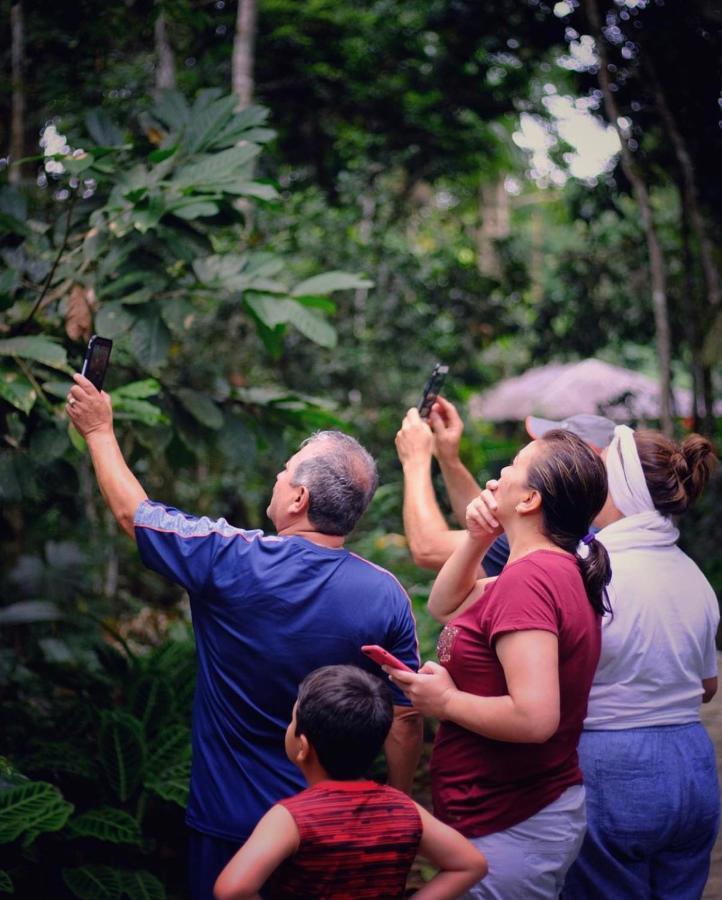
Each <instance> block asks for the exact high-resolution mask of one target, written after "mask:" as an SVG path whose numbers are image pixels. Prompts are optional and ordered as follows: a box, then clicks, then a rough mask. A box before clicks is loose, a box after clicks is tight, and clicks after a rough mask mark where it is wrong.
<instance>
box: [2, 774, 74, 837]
mask: <svg viewBox="0 0 722 900" xmlns="http://www.w3.org/2000/svg"><path fill="white" fill-rule="evenodd" d="M72 811H73V805H72V803H68V802H67V801H66V800H64V799H63V796H62V794H61V793H60V791H59V790H58V789H57V788H56V787H53V785H52V784H47V783H46V782H45V781H28V782H27V783H25V784H19V785H17V786H15V787H11V788H9V789H8V790H0V844H6V843H9V842H10V841H14V840H15V839H16V838H17V837H19V835H21V834H22V833H23V832H24V831H28V832H30V831H32V832H34V833H36V834H40V833H42V832H44V831H59V830H60V829H61V828H62V827H63V825H65V823H66V822H67V821H68V817H69V816H70V814H71V813H72Z"/></svg>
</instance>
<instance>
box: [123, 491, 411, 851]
mask: <svg viewBox="0 0 722 900" xmlns="http://www.w3.org/2000/svg"><path fill="white" fill-rule="evenodd" d="M135 536H136V541H137V543H138V548H139V550H140V556H141V559H142V560H143V562H144V564H145V565H146V566H148V567H149V568H151V569H154V570H155V571H156V572H159V573H160V574H161V575H165V576H166V577H168V578H170V579H171V580H172V581H175V582H177V583H178V584H180V585H182V586H183V587H184V588H185V589H186V590H187V591H188V594H189V595H190V602H191V615H192V619H193V628H194V631H195V638H196V651H197V657H198V675H197V681H196V692H195V698H194V701H193V737H192V744H193V763H192V768H191V783H190V797H189V801H188V809H187V811H186V822H187V823H188V825H190V826H191V827H192V828H195V829H197V830H198V831H201V832H204V833H205V834H209V835H213V836H216V837H220V838H224V839H227V840H237V841H239V842H242V841H245V840H246V838H247V837H248V836H249V834H250V833H251V831H252V830H253V829H254V827H255V826H256V824H257V822H258V820H259V819H260V818H261V816H262V815H263V814H264V813H265V812H266V811H267V810H268V809H269V808H270V807H271V806H272V805H273V804H274V803H276V802H277V801H278V800H280V799H282V798H283V797H288V796H290V795H292V794H296V793H298V791H301V790H303V789H304V788H305V787H306V782H305V780H304V778H303V776H302V775H301V773H300V771H299V770H298V769H297V768H296V767H295V766H294V765H293V764H292V763H290V762H289V761H288V759H286V754H285V751H284V735H285V731H286V727H287V726H288V723H289V722H290V720H291V711H292V709H293V704H294V702H295V699H296V695H297V693H298V685H299V683H300V682H301V681H302V680H303V678H304V677H305V676H306V675H308V673H309V672H311V671H312V670H313V669H316V668H318V667H319V666H326V665H332V664H338V663H346V664H352V665H357V666H360V667H361V668H363V669H366V670H367V671H369V672H371V673H373V674H374V675H379V676H381V677H383V678H385V677H386V676H385V675H384V673H383V672H382V671H381V669H380V668H379V667H378V666H377V665H376V664H375V663H373V662H371V660H369V659H367V657H366V656H364V655H363V653H361V650H360V647H361V645H362V644H380V645H381V646H382V647H385V648H386V649H387V650H389V651H390V652H391V653H393V654H394V655H395V656H398V657H399V659H401V660H403V662H405V663H406V664H407V665H409V666H410V667H411V668H413V669H418V666H419V656H418V644H417V640H416V629H415V625H414V618H413V614H412V611H411V603H410V601H409V597H408V595H407V594H406V592H405V591H404V589H403V588H402V587H401V585H400V584H399V582H398V581H397V580H396V579H395V578H394V576H393V575H391V574H390V573H389V572H387V571H386V570H385V569H382V568H380V567H378V566H375V565H373V564H372V563H369V562H367V561H366V560H364V559H362V558H361V557H360V556H357V555H356V554H354V553H351V552H350V551H348V550H346V549H337V550H336V549H330V548H327V547H322V546H319V545H318V544H314V543H312V542H311V541H308V540H306V539H305V538H302V537H279V536H276V535H266V534H264V533H263V532H262V531H245V530H243V529H240V528H234V527H232V526H231V525H229V524H228V522H226V520H225V519H215V520H213V519H209V518H205V517H204V518H196V517H194V516H189V515H187V514H186V513H183V512H179V511H178V510H177V509H173V508H172V507H168V506H164V505H162V504H160V503H154V502H152V501H150V500H145V501H143V502H142V503H141V504H140V506H139V507H138V510H137V512H136V514H135ZM392 690H393V691H394V703H396V704H397V705H399V706H402V705H403V706H407V705H409V701H408V700H407V699H406V697H405V696H404V695H403V694H402V693H401V692H400V691H399V690H398V689H396V688H392Z"/></svg>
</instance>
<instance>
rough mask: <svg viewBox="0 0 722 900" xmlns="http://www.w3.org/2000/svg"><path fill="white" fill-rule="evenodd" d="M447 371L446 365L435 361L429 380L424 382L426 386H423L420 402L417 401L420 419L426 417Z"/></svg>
mask: <svg viewBox="0 0 722 900" xmlns="http://www.w3.org/2000/svg"><path fill="white" fill-rule="evenodd" d="M448 371H449V367H448V366H444V365H442V364H441V363H437V364H436V365H435V366H434V368H433V370H432V372H431V376H430V377H429V380H428V381H427V382H426V387H425V388H424V393H423V396H422V398H421V403H419V415H420V416H421V418H422V419H428V418H429V413H430V412H431V407H432V406H433V405H434V402H435V401H436V398H437V397H438V396H439V393H440V392H441V386H442V385H443V383H444V379H445V378H446V375H447V373H448Z"/></svg>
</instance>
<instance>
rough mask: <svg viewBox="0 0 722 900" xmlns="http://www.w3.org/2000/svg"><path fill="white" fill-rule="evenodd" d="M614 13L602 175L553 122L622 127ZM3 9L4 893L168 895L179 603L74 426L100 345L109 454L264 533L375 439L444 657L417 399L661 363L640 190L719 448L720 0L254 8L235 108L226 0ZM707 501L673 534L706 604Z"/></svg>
mask: <svg viewBox="0 0 722 900" xmlns="http://www.w3.org/2000/svg"><path fill="white" fill-rule="evenodd" d="M243 2H244V3H248V2H250V0H243ZM101 7H102V9H101ZM595 11H596V13H598V14H599V15H600V17H601V23H602V31H601V37H600V35H599V34H598V35H597V41H598V42H599V41H603V42H604V48H605V56H606V59H607V71H608V73H609V75H610V76H611V88H609V89H608V93H611V94H613V98H612V99H613V101H614V103H615V104H616V108H617V110H618V112H619V114H620V117H619V120H617V121H616V122H613V123H611V125H612V126H615V127H616V128H617V131H618V133H619V140H620V141H624V142H626V147H627V150H628V151H629V153H630V158H631V168H630V167H629V166H627V167H622V166H620V165H619V160H618V157H617V156H614V155H612V156H610V158H609V159H608V161H607V163H606V166H604V167H602V168H601V170H600V171H598V172H597V173H596V174H595V175H593V176H589V177H586V178H580V177H574V176H573V175H572V174H571V170H572V169H573V161H574V159H575V156H576V150H575V148H574V147H573V146H572V145H570V144H569V142H568V141H567V140H566V138H565V137H564V135H565V134H567V133H566V132H564V128H563V125H562V123H561V122H560V119H559V117H558V115H556V114H555V112H554V111H555V110H558V109H559V107H560V104H561V105H562V106H563V105H564V104H566V105H567V107H568V106H569V103H571V104H572V105H573V106H574V108H575V109H577V110H584V111H586V112H587V113H588V114H589V115H591V116H594V117H596V118H597V120H598V121H599V122H600V123H601V122H603V120H604V117H605V116H606V115H607V113H608V109H609V106H608V104H607V105H605V100H608V99H609V97H608V96H606V97H605V95H604V86H603V85H602V83H601V81H600V78H599V65H598V61H599V55H598V54H597V55H596V56H595V55H594V53H593V52H592V50H593V47H594V41H593V38H592V33H593V30H594V29H593V23H594V21H595V19H594V13H595ZM3 12H4V13H7V17H6V18H7V21H8V23H9V25H11V26H12V33H10V32H8V38H9V40H8V41H7V42H6V44H7V47H8V51H7V52H6V53H0V65H2V66H3V71H4V72H5V73H7V75H8V77H7V78H5V79H3V80H2V82H1V84H2V87H1V88H0V106H2V110H3V113H4V115H3V116H0V148H1V152H2V153H3V154H4V156H3V159H2V167H3V170H2V172H1V173H0V177H1V178H2V181H1V182H0V259H1V263H0V438H1V440H0V523H1V524H2V528H3V538H2V566H1V567H0V592H1V593H0V702H1V703H2V729H0V731H1V733H2V739H1V741H0V754H2V757H1V762H2V765H1V767H0V892H3V891H5V892H8V893H10V892H12V891H14V892H15V894H16V895H17V896H50V895H53V896H68V897H80V898H86V897H88V898H90V897H92V898H98V897H102V898H105V897H107V898H121V897H130V898H135V897H143V898H148V897H150V898H161V897H166V896H167V897H182V896H184V893H183V892H184V870H183V864H182V859H183V806H184V802H185V796H186V793H187V777H188V767H189V761H190V745H189V722H190V703H191V698H192V691H193V681H194V657H193V643H192V635H191V632H190V628H189V622H188V610H187V603H186V601H185V598H184V597H183V595H182V593H181V592H180V591H178V590H176V589H175V588H173V587H172V586H171V585H169V584H168V583H166V582H163V581H162V580H161V579H159V578H157V577H155V576H152V575H151V574H149V573H146V572H145V571H144V570H143V569H142V568H141V567H140V565H139V562H138V560H137V557H136V554H135V552H134V548H133V547H132V545H131V544H130V542H128V541H127V539H126V538H125V537H124V536H122V535H119V534H118V532H117V529H116V526H115V524H114V523H113V521H112V520H111V519H110V517H109V515H108V514H107V511H106V510H105V509H104V506H103V503H102V501H101V499H100V497H99V495H98V493H97V489H96V487H95V484H94V479H93V475H92V470H91V467H90V465H89V461H88V457H87V453H86V452H85V449H84V444H83V441H82V439H81V438H80V437H79V436H78V435H77V434H76V433H75V432H74V430H73V429H72V428H70V427H69V426H68V421H67V418H66V417H65V414H64V412H63V406H64V398H65V395H66V393H67V390H68V386H69V379H70V375H71V373H72V372H73V371H75V370H77V368H78V367H79V365H80V362H81V360H82V355H83V351H84V347H85V344H86V342H87V339H88V337H89V335H90V334H91V333H92V332H97V333H100V334H103V335H106V336H108V337H112V338H113V340H114V348H113V354H112V365H111V368H110V371H109V375H108V381H107V389H108V390H109V392H110V393H111V396H112V398H113V407H114V411H115V417H116V420H117V427H118V432H119V435H120V438H121V443H122V447H123V451H124V453H125V454H126V456H127V458H128V459H129V461H130V463H131V465H132V467H133V468H134V471H135V472H136V473H137V474H138V477H139V478H140V480H141V481H142V483H143V485H144V487H145V488H146V489H147V490H148V492H149V494H151V496H155V497H158V498H159V499H163V500H165V501H167V502H170V503H174V504H176V505H177V506H179V507H181V508H186V509H189V510H191V511H193V512H195V513H202V514H209V515H214V516H220V515H223V516H225V517H227V518H228V519H229V520H230V521H232V522H234V523H236V524H239V525H242V526H247V527H268V522H267V521H266V519H265V513H264V510H265V505H266V503H267V499H268V495H269V492H270V486H271V483H272V479H273V476H274V474H275V472H276V471H277V469H278V467H279V466H280V465H281V464H282V462H283V460H284V459H285V458H286V456H287V455H289V453H290V452H292V451H293V449H295V446H296V445H297V443H298V442H299V440H301V439H302V438H303V437H305V436H306V435H307V434H308V433H309V432H310V431H312V430H313V429H316V428H323V427H342V428H345V429H347V430H349V431H351V432H352V433H354V434H356V435H357V436H359V437H360V438H361V439H362V440H363V441H364V442H365V443H366V444H367V445H368V446H369V449H371V450H372V452H373V453H374V455H376V456H377V457H378V459H379V462H380V468H381V473H382V485H381V488H380V489H379V491H378V493H377V496H376V498H375V500H374V503H373V505H372V507H371V509H370V511H369V513H368V514H367V516H366V518H365V520H364V523H363V524H362V526H361V528H360V530H359V533H358V534H357V535H356V536H355V547H356V549H358V550H359V552H361V553H363V554H364V555H367V556H369V557H371V558H372V559H375V560H377V561H378V562H380V563H382V564H383V565H385V566H387V567H388V568H390V569H392V570H393V571H394V572H395V573H396V574H397V575H398V576H399V577H400V578H401V580H402V582H403V583H404V585H405V586H406V587H407V588H408V589H409V591H410V593H411V595H412V598H413V601H414V605H415V611H416V613H417V619H418V623H419V632H420V639H421V645H422V653H423V655H424V656H425V657H426V658H428V657H431V656H433V651H434V643H435V636H436V628H435V626H434V624H433V623H432V621H431V620H430V619H429V617H428V616H427V615H426V614H425V610H424V605H425V599H426V596H427V594H428V589H429V581H430V578H431V575H430V573H424V572H422V571H420V570H419V569H417V568H416V567H415V566H414V565H413V563H412V562H411V560H410V558H409V556H408V552H407V549H406V546H405V543H404V540H403V537H402V534H401V532H402V525H401V515H400V511H401V497H402V486H401V478H400V470H399V469H398V467H397V465H396V463H395V454H394V450H393V435H394V433H395V431H396V429H397V428H398V425H399V422H400V420H401V417H402V415H403V412H404V411H405V409H406V408H407V407H408V406H410V405H411V404H412V403H414V402H416V401H417V400H418V394H419V392H420V389H421V386H422V385H423V382H424V380H425V377H426V375H427V372H428V370H429V369H430V367H431V365H432V364H433V363H434V362H436V361H437V360H443V361H445V362H447V363H449V364H450V366H451V370H452V377H451V379H450V383H449V385H448V390H449V394H450V396H451V397H452V399H454V400H455V401H456V402H457V403H458V404H459V405H460V407H461V408H462V410H465V404H466V401H467V400H468V399H469V397H470V396H471V395H472V394H473V393H475V392H477V391H479V390H480V389H482V388H484V387H486V386H488V385H490V384H492V383H494V382H495V381H496V380H498V379H499V378H500V377H503V376H505V375H509V374H516V373H518V372H520V371H523V370H524V369H525V368H527V367H529V366H530V365H533V364H538V363H541V362H545V361H548V360H552V359H555V360H568V359H576V358H580V357H585V356H591V355H597V356H601V357H602V358H605V359H607V360H609V361H613V362H617V363H620V364H627V365H631V366H632V367H634V368H640V369H642V370H645V371H647V372H650V373H652V374H653V373H654V372H655V371H657V370H658V364H659V359H658V357H657V354H658V350H655V346H656V347H657V348H658V347H659V344H658V343H657V344H656V345H655V341H658V331H659V328H658V322H657V321H655V316H654V314H653V303H652V291H651V289H650V284H651V283H652V281H653V274H654V273H653V271H652V270H653V269H654V267H655V263H654V261H653V260H652V258H651V257H650V253H649V246H650V244H649V232H648V229H647V228H646V226H645V225H644V216H643V215H642V214H641V212H640V192H639V183H641V184H642V186H643V188H644V191H646V193H647V196H648V199H649V212H650V217H651V219H650V220H651V225H652V226H653V229H654V235H655V239H656V240H657V242H658V244H659V247H660V252H661V261H662V266H663V269H662V270H661V275H662V276H663V281H664V286H665V291H666V304H667V311H668V324H669V332H670V353H671V364H670V373H671V376H672V378H673V380H674V381H675V383H677V384H683V385H686V386H689V387H690V388H692V389H693V391H694V396H695V403H696V407H695V408H696V421H695V422H694V423H691V424H694V425H696V427H698V428H701V429H705V430H707V431H708V432H709V433H714V432H715V430H716V428H717V425H718V422H719V420H718V419H717V418H716V416H715V408H714V402H715V400H716V398H718V397H719V378H720V355H719V347H720V346H722V341H720V336H721V335H722V318H721V316H720V308H719V306H720V299H719V289H718V275H717V273H718V271H719V266H720V251H719V247H717V246H714V244H713V243H712V242H711V239H710V235H713V234H715V233H716V232H717V231H718V230H719V227H720V226H721V225H722V193H721V192H720V185H719V179H718V178H717V172H716V169H717V166H718V160H719V154H720V151H721V150H722V121H721V118H722V116H721V113H720V94H719V88H720V77H719V76H720V65H721V64H720V60H721V59H722V52H720V51H721V50H722V17H720V15H719V11H718V10H717V9H716V5H715V4H714V3H711V2H707V0H692V2H690V3H688V4H685V6H684V10H682V9H681V8H679V7H676V6H675V5H674V4H669V3H664V2H661V0H634V2H633V0H617V2H602V0H599V2H596V0H595V2H592V0H584V2H577V0H566V2H562V3H556V4H547V3H545V2H541V0H525V2H521V3H520V2H511V0H495V2H490V3H486V4H484V10H483V14H480V12H479V5H478V3H475V2H472V0H455V2H449V0H418V2H411V3H405V4H402V5H400V4H397V3H393V2H391V0H373V2H370V3H368V4H366V5H365V6H364V7H363V8H359V7H358V5H353V4H347V3H345V2H339V0H313V2H301V0H263V2H262V3H259V5H258V10H257V12H258V18H257V30H256V33H255V40H254V42H253V46H254V54H255V62H254V64H253V67H252V72H253V78H254V81H255V84H254V89H255V100H254V102H253V103H252V104H250V105H244V106H240V105H239V100H238V97H237V96H234V95H233V94H232V93H231V92H230V85H231V75H232V69H233V66H234V65H235V64H236V56H235V55H234V51H235V50H236V49H237V46H235V45H236V44H237V41H236V40H235V39H234V33H235V22H236V15H237V12H238V5H237V4H236V3H226V2H222V0H219V2H215V3H203V4H200V3H194V2H190V0H164V2H159V3H151V2H149V0H127V2H125V0H124V2H120V0H117V2H116V0H111V2H108V3H103V4H98V3H96V2H94V0H82V2H80V3H78V2H74V3H70V2H67V0H59V2H58V3H56V4H53V6H52V8H50V7H46V6H45V5H43V4H37V3H31V2H29V0H22V2H18V0H15V2H9V0H5V2H4V3H3ZM101 12H102V16H101V15H100V13H101ZM18 22H20V23H21V25H22V26H23V27H22V40H21V43H20V44H18V43H17V41H16V37H17V30H16V28H17V24H18ZM159 23H160V24H162V26H163V27H162V28H160V27H159ZM590 48H591V49H590ZM168 54H170V56H168ZM162 59H164V60H165V63H164V66H165V69H164V71H165V74H164V76H163V79H165V81H164V80H163V79H161V78H160V73H161V69H163V66H162V65H161V60H162ZM682 67H683V68H684V78H682V77H680V74H679V73H680V71H681V70H682ZM161 82H163V83H161ZM612 89H613V90H612ZM19 98H20V99H22V101H23V102H22V104H19ZM19 107H20V109H21V111H22V112H23V115H22V117H21V118H20V120H19V125H18V119H17V113H18V108H19ZM524 121H526V122H527V124H528V123H529V122H530V121H531V122H533V123H535V124H536V126H537V127H538V128H541V129H542V130H543V131H544V133H545V134H546V136H547V138H548V147H547V152H546V157H545V158H546V162H545V163H544V165H546V168H545V169H543V170H542V169H540V164H539V162H538V160H536V159H535V157H534V156H533V155H532V153H531V152H530V151H528V150H524V149H523V146H524V140H523V134H522V132H523V127H522V126H523V123H524ZM2 123H7V124H2ZM606 124H607V125H609V124H610V123H608V122H607V123H606ZM602 133H603V132H602V131H600V132H599V134H600V135H601V134H602ZM567 137H568V134H567ZM18 147H21V148H22V150H21V152H17V148H18ZM5 148H7V150H6V149H5ZM630 173H631V176H632V180H630ZM635 179H636V181H635ZM635 185H636V186H635ZM644 191H642V199H643V196H644ZM657 274H660V273H659V272H658V273H657ZM715 278H717V282H715ZM716 283H717V288H715V284H716ZM715 290H717V293H715ZM683 424H684V423H680V422H677V423H676V427H677V428H678V429H680V430H681V429H682V427H683ZM686 424H687V425H689V424H690V423H686ZM521 440H523V435H522V434H521V431H520V429H519V427H518V426H517V427H516V428H513V427H512V426H508V427H505V428H502V429H497V428H494V427H492V426H491V425H490V424H489V423H483V422H482V423H480V422H472V421H468V422H467V431H466V434H465V437H464V441H463V444H462V451H463V455H464V458H465V460H466V461H467V462H468V464H469V465H470V467H471V469H472V471H474V473H475V474H477V475H478V476H479V477H480V479H484V478H486V477H489V476H491V475H493V474H495V473H496V472H497V471H498V468H499V466H500V465H501V464H502V463H504V462H505V461H506V459H507V458H508V456H509V455H510V454H511V453H512V452H513V450H514V449H515V448H516V447H517V446H518V443H519V441H521ZM721 494H722V488H721V487H720V483H719V480H717V481H715V483H714V484H713V485H712V486H711V489H710V491H709V492H708V498H707V501H706V503H705V504H702V505H701V506H700V508H699V510H697V511H696V512H695V513H694V516H691V517H690V518H689V520H688V522H687V523H686V531H685V533H684V536H683V539H684V540H685V541H686V543H687V545H688V546H689V548H690V549H691V551H692V553H693V555H694V556H695V558H696V559H697V561H698V562H700V564H701V565H702V566H703V567H704V568H705V570H706V571H707V573H708V574H709V575H710V577H711V578H712V579H713V581H714V582H715V584H716V585H717V586H718V587H722V560H721V559H720V556H719V552H718V549H717V548H718V545H719V540H720V537H722V535H721V534H720V526H719V522H718V517H717V516H716V514H715V512H716V504H717V502H718V500H719V499H720V495H721ZM440 495H441V497H442V502H444V498H443V491H440ZM445 509H446V508H445ZM446 511H447V512H448V509H446ZM41 861H42V865H40V862H41Z"/></svg>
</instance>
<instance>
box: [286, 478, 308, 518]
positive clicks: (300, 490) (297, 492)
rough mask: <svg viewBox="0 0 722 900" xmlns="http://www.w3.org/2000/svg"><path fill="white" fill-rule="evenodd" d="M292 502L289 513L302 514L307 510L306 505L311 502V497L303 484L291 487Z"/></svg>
mask: <svg viewBox="0 0 722 900" xmlns="http://www.w3.org/2000/svg"><path fill="white" fill-rule="evenodd" d="M293 495H294V496H293V500H292V501H291V510H290V511H291V512H293V513H297V514H298V513H304V512H306V510H307V509H308V504H309V502H310V500H311V495H310V494H309V492H308V488H307V487H306V485H305V484H294V485H293Z"/></svg>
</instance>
